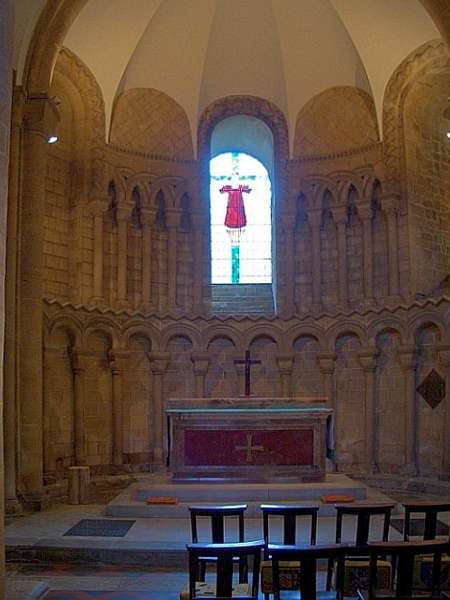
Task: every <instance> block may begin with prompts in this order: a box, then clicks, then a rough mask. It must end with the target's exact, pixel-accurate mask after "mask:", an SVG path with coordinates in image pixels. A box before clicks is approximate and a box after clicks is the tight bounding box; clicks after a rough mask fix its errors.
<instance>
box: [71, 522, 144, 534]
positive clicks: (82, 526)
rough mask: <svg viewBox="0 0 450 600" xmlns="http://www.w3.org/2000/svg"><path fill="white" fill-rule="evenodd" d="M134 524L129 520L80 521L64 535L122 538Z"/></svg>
mask: <svg viewBox="0 0 450 600" xmlns="http://www.w3.org/2000/svg"><path fill="white" fill-rule="evenodd" d="M135 523H136V521H129V520H115V519H81V521H78V523H77V524H76V525H74V526H73V527H71V528H70V529H69V530H68V531H66V533H65V534H64V535H79V536H86V537H124V536H125V535H126V534H127V533H128V530H129V529H130V528H131V527H132V526H133V525H134V524H135Z"/></svg>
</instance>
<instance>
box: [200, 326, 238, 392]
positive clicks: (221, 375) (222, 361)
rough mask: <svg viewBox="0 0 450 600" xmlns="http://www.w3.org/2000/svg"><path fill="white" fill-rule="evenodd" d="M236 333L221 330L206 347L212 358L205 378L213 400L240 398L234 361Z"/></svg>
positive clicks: (209, 339)
mask: <svg viewBox="0 0 450 600" xmlns="http://www.w3.org/2000/svg"><path fill="white" fill-rule="evenodd" d="M237 341H238V338H237V336H236V332H234V331H233V332H231V331H230V330H227V329H226V328H225V327H222V328H219V331H217V330H216V331H215V332H214V333H213V335H211V337H209V336H208V343H207V345H206V348H207V352H208V357H209V358H210V361H209V366H208V373H207V375H206V378H205V390H206V395H207V396H208V397H212V398H220V397H222V398H226V397H236V396H239V393H240V389H239V378H238V373H237V370H236V365H235V364H234V360H235V359H236V358H237V347H238V344H237Z"/></svg>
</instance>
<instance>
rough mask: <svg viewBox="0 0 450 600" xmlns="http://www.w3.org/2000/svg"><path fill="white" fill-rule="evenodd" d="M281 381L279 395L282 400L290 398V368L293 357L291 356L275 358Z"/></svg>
mask: <svg viewBox="0 0 450 600" xmlns="http://www.w3.org/2000/svg"><path fill="white" fill-rule="evenodd" d="M276 360H277V365H278V369H279V371H280V379H281V395H282V397H283V398H291V397H292V367H293V366H294V357H293V355H292V354H279V355H278V356H277V357H276Z"/></svg>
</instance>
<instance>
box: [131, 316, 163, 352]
mask: <svg viewBox="0 0 450 600" xmlns="http://www.w3.org/2000/svg"><path fill="white" fill-rule="evenodd" d="M134 336H142V337H145V338H148V340H149V342H150V345H151V347H152V351H153V352H155V351H156V352H157V351H158V350H159V348H160V332H159V331H158V330H157V329H156V328H155V327H153V326H152V325H151V324H150V323H145V325H143V324H142V323H136V322H135V323H133V322H132V321H131V322H130V323H128V325H127V326H126V327H125V328H124V330H123V332H122V338H123V344H124V347H126V348H128V346H129V344H130V340H131V338H132V337H134Z"/></svg>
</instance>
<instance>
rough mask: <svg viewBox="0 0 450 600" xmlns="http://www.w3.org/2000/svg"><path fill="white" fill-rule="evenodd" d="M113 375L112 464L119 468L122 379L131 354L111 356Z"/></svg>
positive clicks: (121, 459) (121, 450)
mask: <svg viewBox="0 0 450 600" xmlns="http://www.w3.org/2000/svg"><path fill="white" fill-rule="evenodd" d="M109 359H110V365H111V375H112V396H113V397H112V462H113V464H114V465H116V466H119V465H121V464H122V463H123V398H122V384H123V381H122V378H123V373H124V372H126V371H127V369H128V364H129V352H127V351H123V350H115V351H113V352H111V354H110V356H109Z"/></svg>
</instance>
